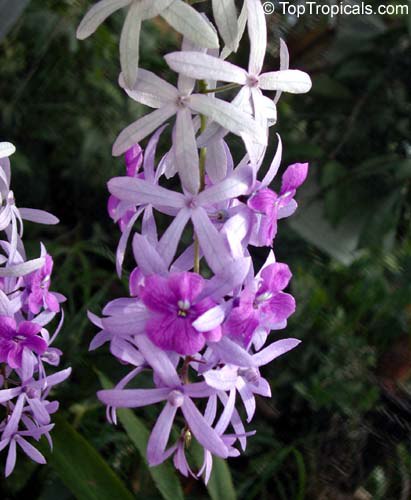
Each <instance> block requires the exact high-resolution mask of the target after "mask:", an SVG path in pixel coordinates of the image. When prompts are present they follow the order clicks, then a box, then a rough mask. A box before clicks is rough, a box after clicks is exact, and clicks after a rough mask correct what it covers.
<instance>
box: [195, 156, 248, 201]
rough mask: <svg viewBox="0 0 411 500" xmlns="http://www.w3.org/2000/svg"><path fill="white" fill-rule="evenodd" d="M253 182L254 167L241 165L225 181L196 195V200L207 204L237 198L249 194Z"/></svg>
mask: <svg viewBox="0 0 411 500" xmlns="http://www.w3.org/2000/svg"><path fill="white" fill-rule="evenodd" d="M253 182H254V171H253V169H252V167H250V166H248V165H245V166H244V167H239V168H237V169H235V170H234V172H233V173H232V174H231V175H230V176H229V177H227V178H226V179H224V180H223V181H221V182H219V183H217V184H214V186H211V187H210V188H208V189H206V190H204V191H202V192H201V193H200V194H199V195H198V196H197V197H196V202H197V203H198V204H200V205H202V206H207V205H213V204H215V203H220V202H222V201H226V200H230V199H232V198H237V196H241V195H244V194H247V192H248V191H249V189H250V188H251V186H252V184H253Z"/></svg>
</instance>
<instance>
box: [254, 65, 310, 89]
mask: <svg viewBox="0 0 411 500" xmlns="http://www.w3.org/2000/svg"><path fill="white" fill-rule="evenodd" d="M260 88H262V89H263V90H281V91H283V92H290V93H291V94H305V93H306V92H308V91H309V90H310V89H311V78H310V77H309V76H308V75H307V73H304V71H300V70H298V69H287V70H284V71H271V72H269V73H263V74H262V75H260Z"/></svg>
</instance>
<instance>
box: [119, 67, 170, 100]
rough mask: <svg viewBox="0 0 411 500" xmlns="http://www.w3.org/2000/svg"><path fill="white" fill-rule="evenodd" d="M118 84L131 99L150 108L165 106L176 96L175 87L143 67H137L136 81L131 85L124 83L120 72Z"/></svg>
mask: <svg viewBox="0 0 411 500" xmlns="http://www.w3.org/2000/svg"><path fill="white" fill-rule="evenodd" d="M119 85H120V87H122V88H123V89H124V90H125V92H127V95H129V96H130V97H131V98H132V99H134V100H135V101H137V102H139V103H141V104H145V105H146V106H150V107H151V108H161V107H162V106H166V105H167V104H169V103H170V102H175V101H176V100H177V97H178V92H177V89H176V88H175V87H173V86H172V85H170V84H169V83H168V82H166V81H165V80H163V79H162V78H160V77H159V76H157V75H156V74H155V73H152V72H151V71H147V70H146V69H143V68H139V70H138V74H137V81H136V83H135V84H134V85H133V87H131V88H130V87H128V86H127V85H126V83H125V81H124V76H123V74H120V78H119Z"/></svg>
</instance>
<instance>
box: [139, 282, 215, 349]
mask: <svg viewBox="0 0 411 500" xmlns="http://www.w3.org/2000/svg"><path fill="white" fill-rule="evenodd" d="M203 288H204V279H203V278H202V277H201V276H200V275H198V274H195V273H187V272H184V273H175V274H171V275H170V276H169V277H168V278H163V277H161V276H156V275H153V276H148V277H147V278H146V279H145V284H144V286H143V287H141V291H140V297H141V300H142V301H143V303H144V304H145V305H146V307H147V308H148V309H149V310H150V311H151V312H152V313H153V314H152V315H151V317H150V319H149V320H148V321H147V325H146V331H147V335H148V337H149V338H150V340H151V341H152V342H153V343H154V344H155V345H156V346H158V347H160V348H161V349H164V350H165V351H175V352H177V353H178V354H183V355H193V354H195V353H197V352H199V351H200V350H201V349H202V348H203V347H204V345H205V343H206V341H207V340H209V341H211V342H217V341H218V340H220V338H221V327H220V326H217V327H215V328H213V329H211V330H209V331H203V332H200V331H199V330H197V329H196V328H195V326H194V325H193V323H194V322H195V320H196V319H197V318H199V317H200V316H202V315H203V314H204V313H206V312H207V311H208V310H210V309H212V308H213V307H214V306H215V305H216V303H215V302H214V301H213V300H211V299H210V298H207V297H205V298H199V295H200V294H201V292H202V290H203Z"/></svg>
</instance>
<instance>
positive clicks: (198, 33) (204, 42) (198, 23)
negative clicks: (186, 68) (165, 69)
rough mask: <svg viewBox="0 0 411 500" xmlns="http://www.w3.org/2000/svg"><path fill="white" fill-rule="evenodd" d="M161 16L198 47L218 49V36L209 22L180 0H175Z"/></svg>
mask: <svg viewBox="0 0 411 500" xmlns="http://www.w3.org/2000/svg"><path fill="white" fill-rule="evenodd" d="M161 16H162V17H163V18H164V19H165V20H166V21H167V22H168V24H169V25H170V26H172V27H173V28H174V29H175V30H176V31H178V32H179V33H181V34H182V35H184V36H186V37H187V38H189V39H190V40H191V41H192V42H194V43H195V44H197V45H199V46H200V47H206V48H209V49H218V47H219V43H218V36H217V33H216V32H215V30H214V29H213V27H212V25H211V23H210V22H208V21H207V20H206V19H204V17H203V16H202V15H201V14H200V13H199V12H197V11H196V10H195V9H194V8H193V7H191V6H190V5H188V4H186V3H184V2H183V1H182V0H175V1H174V2H173V3H172V4H171V5H170V6H169V7H168V8H167V9H166V10H164V11H163V12H162V13H161Z"/></svg>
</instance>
